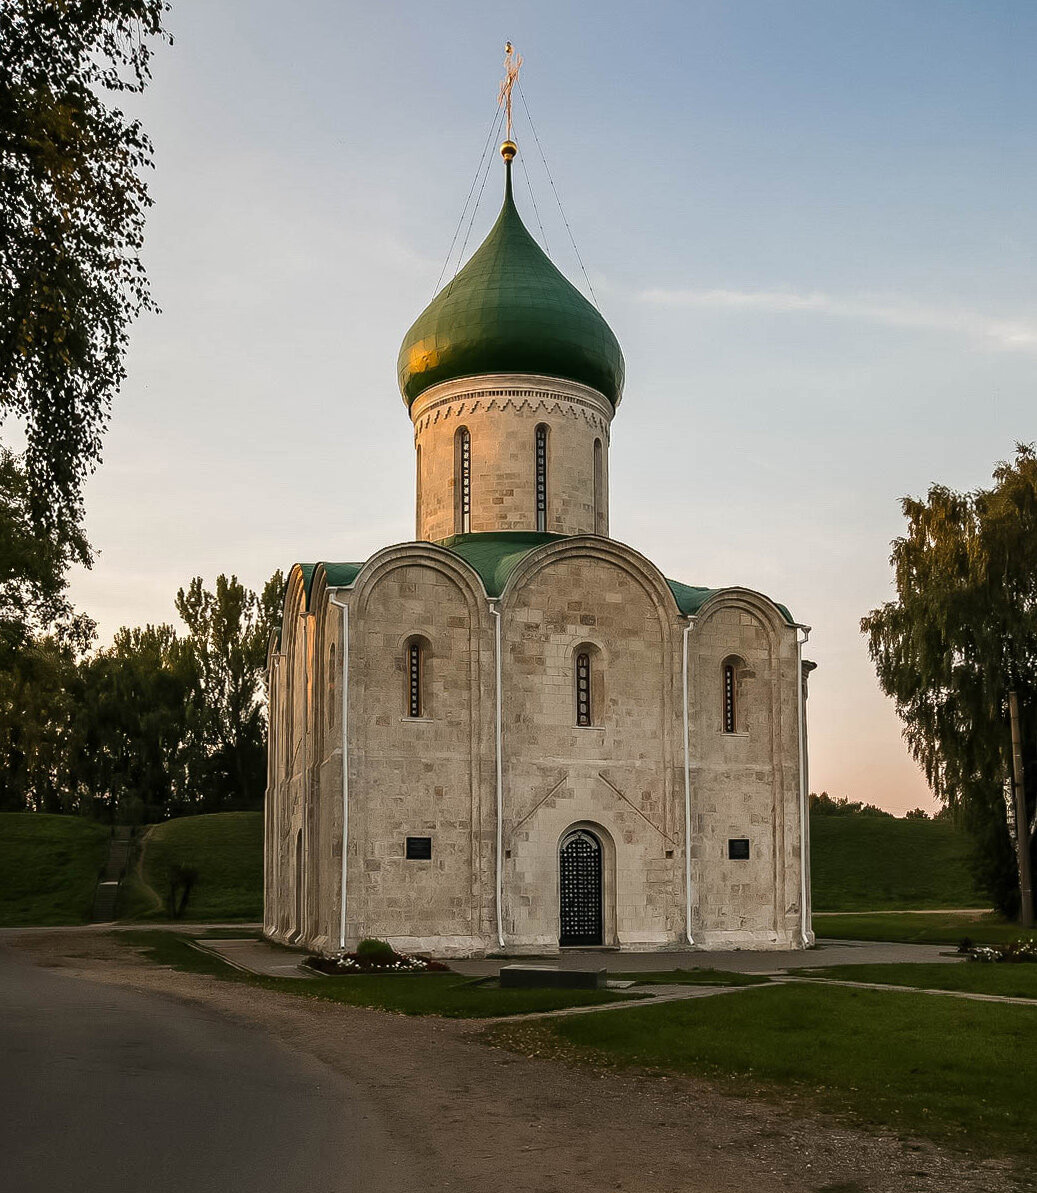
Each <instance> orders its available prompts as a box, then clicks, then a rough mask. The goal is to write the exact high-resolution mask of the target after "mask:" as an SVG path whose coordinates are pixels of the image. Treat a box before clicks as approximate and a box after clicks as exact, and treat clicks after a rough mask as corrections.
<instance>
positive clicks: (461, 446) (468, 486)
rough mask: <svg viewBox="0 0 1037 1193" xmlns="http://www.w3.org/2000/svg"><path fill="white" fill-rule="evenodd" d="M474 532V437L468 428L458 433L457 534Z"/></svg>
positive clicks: (463, 428)
mask: <svg viewBox="0 0 1037 1193" xmlns="http://www.w3.org/2000/svg"><path fill="white" fill-rule="evenodd" d="M471 532H472V436H471V434H470V433H469V431H468V428H467V427H462V428H461V429H460V430H459V431H458V432H457V533H458V534H471Z"/></svg>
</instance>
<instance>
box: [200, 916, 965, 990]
mask: <svg viewBox="0 0 1037 1193" xmlns="http://www.w3.org/2000/svg"><path fill="white" fill-rule="evenodd" d="M195 943H196V944H199V945H200V947H202V948H204V949H206V950H207V951H209V952H212V953H216V954H218V955H219V956H220V957H222V958H223V959H224V960H225V961H228V962H229V963H230V964H231V965H235V966H237V967H238V968H239V969H246V970H249V971H250V972H251V973H258V974H267V975H269V976H270V977H299V976H300V975H301V974H303V973H306V972H307V971H305V970H300V969H299V962H300V961H301V960H302V959H303V957H304V956H305V953H304V952H303V951H301V950H297V949H286V948H282V947H281V946H280V945H275V944H271V943H270V942H269V941H266V940H256V939H253V938H248V939H246V938H245V937H244V934H243V935H242V938H241V939H240V940H204V941H196V942H195ZM962 960H963V958H961V957H959V956H958V955H957V954H956V953H954V952H953V950H951V949H950V947H949V946H948V945H933V944H883V943H880V942H876V941H873V940H860V941H857V940H826V941H821V942H820V943H819V945H818V947H817V948H813V949H806V950H793V951H791V952H773V953H771V952H767V953H762V952H749V951H737V952H693V951H691V950H686V951H682V952H672V953H620V952H615V951H612V950H597V949H586V950H584V949H566V950H565V952H563V953H562V954H561V955H559V956H554V957H514V958H508V959H507V961H514V962H518V963H522V964H524V963H527V962H528V963H529V964H531V965H532V964H537V963H544V962H546V963H548V964H550V965H554V966H557V967H558V968H559V969H607V970H608V971H609V973H610V974H617V973H666V972H667V971H669V970H671V969H722V970H727V971H729V972H732V971H733V972H735V973H759V974H782V973H784V972H785V971H786V970H789V969H819V968H821V967H823V966H828V965H874V964H879V965H887V964H892V963H896V962H903V961H908V962H911V961H925V962H929V963H932V962H939V963H941V964H944V963H946V964H948V965H956V964H959V963H960V962H961V961H962ZM507 961H505V960H504V959H502V958H500V957H496V958H493V957H483V958H478V959H474V960H468V961H461V960H455V961H451V962H450V968H451V969H453V970H454V971H455V972H456V973H460V974H465V975H466V976H468V977H479V978H482V977H492V976H495V975H496V974H498V973H499V972H500V967H501V965H502V964H506V963H507ZM685 988H686V987H684V986H680V987H679V989H681V990H683V989H685ZM722 988H723V989H726V987H722ZM656 989H657V990H662V989H664V987H656ZM665 989H667V990H669V989H671V987H665ZM610 1005H611V1004H610Z"/></svg>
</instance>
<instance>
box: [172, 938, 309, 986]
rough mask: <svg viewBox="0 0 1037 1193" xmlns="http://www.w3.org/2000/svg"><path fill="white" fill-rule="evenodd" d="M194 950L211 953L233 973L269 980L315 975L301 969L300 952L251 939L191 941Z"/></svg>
mask: <svg viewBox="0 0 1037 1193" xmlns="http://www.w3.org/2000/svg"><path fill="white" fill-rule="evenodd" d="M191 943H192V944H193V945H194V946H195V948H197V949H201V950H202V951H203V952H205V953H213V954H214V955H215V956H217V957H219V958H220V959H221V960H222V961H226V962H227V964H228V965H233V966H234V968H235V969H243V970H245V971H246V972H248V973H256V974H261V975H263V976H265V977H270V978H312V977H314V976H315V975H314V974H313V973H311V972H310V970H308V969H304V968H303V966H302V964H301V963H302V960H303V958H304V957H306V956H308V954H307V953H306V952H304V951H303V950H301V949H286V948H282V947H281V946H280V945H276V944H271V943H270V941H268V940H256V939H255V938H254V937H249V938H242V939H241V940H193V941H192V942H191Z"/></svg>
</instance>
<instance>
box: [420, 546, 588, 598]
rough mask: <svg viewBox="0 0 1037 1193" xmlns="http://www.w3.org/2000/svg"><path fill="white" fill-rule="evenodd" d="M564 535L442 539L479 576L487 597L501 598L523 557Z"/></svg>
mask: <svg viewBox="0 0 1037 1193" xmlns="http://www.w3.org/2000/svg"><path fill="white" fill-rule="evenodd" d="M565 537H566V535H564V534H534V533H533V532H532V531H529V532H526V531H521V530H500V531H496V532H494V531H490V532H487V533H483V534H455V535H452V536H451V537H450V538H447V539H442V540H441V541H440V542H438V543H437V544H436V546H437V547H446V549H447V550H448V551H452V552H453V553H454V554H455V555H458V556H460V557H461V559H463V560H464V561H465V563H467V564H468V565H469V566H470V567H473V568H475V570H476V571H477V572H478V573H479V579H480V580H482V582H483V588H485V589H486V595H487V596H489V597H499V596H500V594H501V593H502V592H503V591H504V588H505V586H506V585H507V583H508V581H509V580H510V579H511V573H512V572H513V571H514V570H515V569H516V568H517V567H518V565H519V564H520V563H521V562H522V557H523V556H524V555H528V554H529V553H530V551H535V550H536V549H537V547H542V546H543V545H544V544H545V543H556V542H558V541H559V539H564V538H565Z"/></svg>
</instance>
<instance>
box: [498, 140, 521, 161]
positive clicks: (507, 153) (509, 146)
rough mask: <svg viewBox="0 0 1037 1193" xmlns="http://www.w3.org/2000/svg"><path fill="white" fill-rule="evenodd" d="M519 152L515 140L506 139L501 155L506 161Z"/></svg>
mask: <svg viewBox="0 0 1037 1193" xmlns="http://www.w3.org/2000/svg"><path fill="white" fill-rule="evenodd" d="M516 153H518V146H517V145H516V144H515V142H514V141H505V142H503V144H502V145H501V147H500V155H501V157H502V158H504V160H505V161H506V162H510V161H511V160H512V158H514V156H515V154H516Z"/></svg>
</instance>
